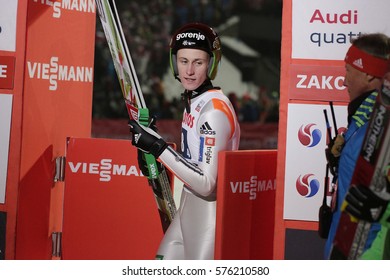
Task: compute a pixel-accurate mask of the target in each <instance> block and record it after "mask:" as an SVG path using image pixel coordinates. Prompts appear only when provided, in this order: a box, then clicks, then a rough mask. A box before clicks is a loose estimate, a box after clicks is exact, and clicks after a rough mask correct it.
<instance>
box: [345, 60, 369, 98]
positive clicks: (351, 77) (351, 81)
mask: <svg viewBox="0 0 390 280" xmlns="http://www.w3.org/2000/svg"><path fill="white" fill-rule="evenodd" d="M370 77H372V76H370V75H368V74H366V73H364V72H361V71H359V70H357V69H356V68H354V67H352V66H351V65H350V64H348V63H347V64H345V79H344V86H346V87H347V88H348V94H349V99H350V101H352V100H354V99H355V98H357V97H359V96H360V95H361V94H363V93H365V92H367V91H369V90H371V88H370V83H369V81H370Z"/></svg>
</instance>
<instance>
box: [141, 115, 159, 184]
mask: <svg viewBox="0 0 390 280" xmlns="http://www.w3.org/2000/svg"><path fill="white" fill-rule="evenodd" d="M156 122H157V118H156V117H155V116H153V117H152V118H151V121H150V123H149V127H150V128H151V129H152V130H153V131H155V132H157V125H156ZM137 159H138V167H139V169H141V172H142V174H144V175H145V176H146V177H149V169H148V164H147V163H146V159H145V153H144V152H143V151H141V150H140V149H137ZM156 165H157V170H158V173H161V172H162V170H163V165H162V163H161V162H158V161H156Z"/></svg>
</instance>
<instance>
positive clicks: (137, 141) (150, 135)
mask: <svg viewBox="0 0 390 280" xmlns="http://www.w3.org/2000/svg"><path fill="white" fill-rule="evenodd" d="M129 126H130V131H131V132H132V139H131V144H133V145H134V146H136V147H137V148H138V149H140V150H141V151H143V152H145V153H148V154H149V153H150V154H152V155H153V156H154V157H155V158H158V157H159V156H160V155H161V154H162V152H163V151H164V150H165V149H166V148H167V147H168V145H167V143H166V142H165V141H164V140H163V139H162V138H161V136H160V135H158V134H157V133H156V132H154V131H153V130H152V129H151V128H149V127H145V126H143V125H140V124H139V123H138V122H137V121H135V120H131V121H129Z"/></svg>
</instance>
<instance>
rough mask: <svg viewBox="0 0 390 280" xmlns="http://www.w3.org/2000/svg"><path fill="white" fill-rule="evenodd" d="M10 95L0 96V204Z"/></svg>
mask: <svg viewBox="0 0 390 280" xmlns="http://www.w3.org/2000/svg"><path fill="white" fill-rule="evenodd" d="M11 113H12V95H11V94H0V203H4V202H5V190H6V183H7V170H8V150H9V136H10V130H11Z"/></svg>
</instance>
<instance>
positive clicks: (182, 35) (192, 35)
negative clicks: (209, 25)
mask: <svg viewBox="0 0 390 280" xmlns="http://www.w3.org/2000/svg"><path fill="white" fill-rule="evenodd" d="M184 38H194V39H196V40H205V39H206V37H205V36H204V35H203V34H202V33H199V32H198V33H196V32H185V33H180V34H177V35H176V41H178V40H180V39H184Z"/></svg>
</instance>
